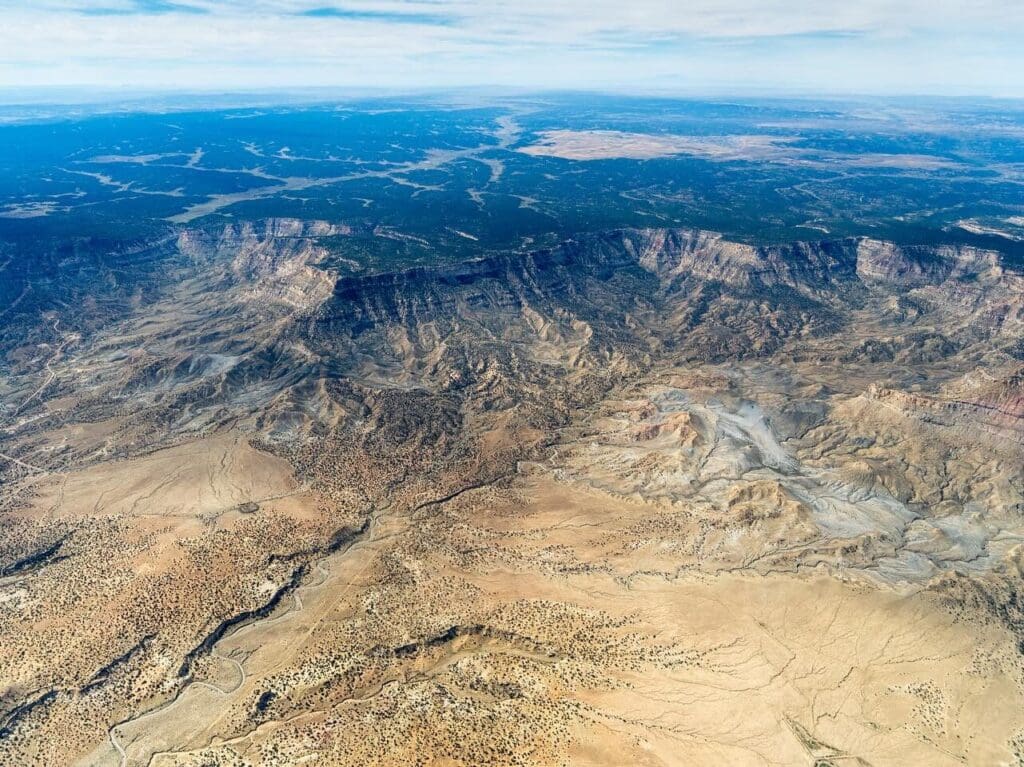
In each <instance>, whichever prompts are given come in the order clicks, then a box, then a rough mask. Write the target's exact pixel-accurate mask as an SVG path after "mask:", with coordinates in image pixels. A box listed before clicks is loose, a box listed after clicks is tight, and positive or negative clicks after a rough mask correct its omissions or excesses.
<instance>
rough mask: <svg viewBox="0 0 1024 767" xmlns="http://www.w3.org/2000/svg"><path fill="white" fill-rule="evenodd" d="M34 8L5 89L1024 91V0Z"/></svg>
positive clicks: (4, 11)
mask: <svg viewBox="0 0 1024 767" xmlns="http://www.w3.org/2000/svg"><path fill="white" fill-rule="evenodd" d="M26 5H27V4H26V3H25V2H23V1H22V0H0V86H2V85H8V86H13V85H19V84H27V85H34V84H39V85H42V84H65V83H83V84H90V85H122V84H123V85H133V86H143V87H145V86H151V87H162V88H168V87H177V88H182V89H191V88H199V87H216V88H233V87H263V86H295V85H366V86H376V85H389V86H399V87H416V86H421V85H436V86H446V85H467V84H512V85H523V86H530V87H544V86H551V87H575V86H579V87H616V88H629V87H658V88H665V87H669V88H671V87H680V88H682V87H694V86H700V85H711V86H715V87H721V88H729V87H730V86H736V87H738V86H760V87H764V86H772V85H777V86H783V87H786V86H789V87H801V88H810V89H824V90H859V91H875V90H890V91H891V90H918V91H921V90H927V91H935V90H942V89H952V90H970V91H988V92H1000V93H1019V94H1022V95H1024V51H1022V46H1020V44H1019V41H1020V40H1021V39H1024V3H1021V2H1019V1H1018V0H973V1H972V2H967V0H963V1H962V2H958V1H956V0H902V2H893V1H892V0H689V1H688V2H686V3H683V2H679V0H629V2H625V1H624V0H518V1H513V0H249V1H243V0H40V2H36V3H33V4H32V5H31V7H26ZM200 14H201V15H202V20H201V22H200V21H198V18H197V17H198V16H199V15H200Z"/></svg>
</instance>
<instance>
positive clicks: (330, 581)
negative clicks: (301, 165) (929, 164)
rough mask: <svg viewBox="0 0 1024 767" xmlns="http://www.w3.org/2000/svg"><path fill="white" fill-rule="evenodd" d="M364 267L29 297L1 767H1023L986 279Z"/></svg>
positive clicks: (9, 419) (655, 237) (98, 272)
mask: <svg viewBox="0 0 1024 767" xmlns="http://www.w3.org/2000/svg"><path fill="white" fill-rule="evenodd" d="M349 234H351V231H350V230H349V229H348V228H346V227H344V226H340V225H332V224H326V223H317V222H312V223H311V222H298V221H292V220H270V221H264V222H259V223H251V224H248V223H242V224H233V225H230V226H227V227H225V228H223V229H217V230H210V229H201V228H196V229H177V230H174V231H173V232H171V233H169V234H168V235H167V236H166V237H164V238H161V239H158V240H156V241H153V242H146V243H136V244H134V245H133V246H132V248H131V249H130V252H129V251H118V252H112V253H108V254H107V256H106V257H105V258H99V257H98V256H97V255H96V252H95V250H96V247H97V245H96V243H92V244H91V245H90V248H92V249H91V250H90V248H86V247H85V246H84V245H81V244H80V246H79V247H78V248H77V249H76V248H70V249H65V250H59V249H58V250H55V251H53V253H51V254H50V256H49V257H48V258H50V261H48V262H47V263H51V264H52V265H53V266H52V267H51V268H58V267H60V266H61V265H64V266H65V267H66V266H67V264H77V265H78V266H79V267H80V268H79V272H78V273H79V274H80V275H81V279H80V281H79V282H78V283H75V284H74V285H73V287H62V286H60V285H54V284H51V283H48V282H46V281H45V279H43V276H42V275H41V274H39V273H27V274H25V275H23V277H24V283H25V284H31V285H38V287H33V288H32V289H31V290H28V291H27V292H26V296H27V297H26V298H24V299H22V303H21V304H20V307H16V308H15V310H14V312H12V315H11V316H12V319H11V320H10V322H9V324H8V326H7V329H6V330H5V335H4V336H3V344H4V346H3V350H4V352H5V362H4V375H3V377H2V378H0V393H2V401H3V404H4V409H3V413H2V416H3V422H2V427H0V428H2V431H0V457H2V458H3V464H2V466H0V470H2V472H3V475H2V480H3V486H2V487H3V489H2V504H3V506H2V517H0V524H2V529H3V535H2V538H0V680H3V681H2V684H3V688H2V689H0V711H2V712H3V713H2V716H0V761H4V762H10V763H12V764H40V765H43V764H46V765H49V764H64V763H77V764H81V765H111V767H113V766H115V765H147V764H149V765H154V767H161V766H162V767H167V766H168V765H200V764H204V765H205V764H223V765H236V764H238V765H246V764H267V765H291V764H302V763H315V764H367V763H375V764H395V765H405V764H414V763H427V764H466V765H475V764H485V763H494V764H539V765H548V764H574V765H575V764H624V763H630V764H651V765H661V764H724V763H728V764H792V765H811V764H840V763H843V762H844V761H846V762H853V763H858V762H859V763H862V764H874V765H886V764H892V765H896V764H936V765H940V764H964V763H966V764H979V765H981V764H1015V763H1018V762H1019V761H1020V760H1021V759H1022V758H1024V716H1022V715H1021V713H1020V712H1021V711H1024V675H1022V674H1024V663H1022V655H1021V652H1020V646H1021V642H1022V640H1024V614H1022V612H1021V607H1020V592H1019V588H1020V578H1021V574H1022V573H1021V569H1022V567H1024V561H1022V556H1024V549H1022V548H1021V543H1022V542H1024V472H1022V466H1024V378H1022V375H1024V347H1022V345H1021V341H1020V339H1021V338H1022V337H1024V275H1022V273H1021V272H1020V271H1019V269H1018V268H1017V267H1015V266H1014V265H1013V264H1012V263H1010V262H1009V261H1007V259H1005V258H1004V257H1003V256H1001V255H1000V254H999V253H996V252H993V251H986V250H978V249H974V248H968V247H920V246H918V247H900V246H898V245H895V244H892V243H887V242H880V241H874V240H869V239H863V238H861V239H855V238H851V239H843V240H837V241H826V242H817V243H794V244H792V245H789V246H773V247H765V248H757V247H753V246H749V245H743V244H739V243H733V242H729V241H727V240H725V239H723V238H722V237H720V236H718V235H715V234H712V233H707V232H700V231H686V230H617V231H610V232H606V233H603V234H595V235H586V236H581V237H579V238H576V239H574V240H570V241H567V242H564V243H563V244H561V245H559V246H557V247H554V248H550V249H545V250H538V251H536V252H533V253H529V254H521V253H488V254H486V255H485V256H483V257H481V258H477V259H472V260H467V261H463V262H459V263H456V264H444V265H439V266H435V267H419V268H413V269H408V270H402V271H395V272H377V273H373V274H364V273H359V272H356V271H355V270H353V269H349V268H347V267H345V265H344V262H343V261H339V259H338V256H337V252H336V248H337V243H338V242H342V243H344V241H345V237H346V236H348V235H349ZM342 252H343V249H342ZM128 258H131V259H132V260H133V261H134V262H136V263H137V264H138V265H139V266H138V267H137V268H134V269H132V270H123V269H121V268H120V267H119V263H122V260H123V259H128ZM143 266H144V268H143ZM129 274H130V277H129V276H128V275H129Z"/></svg>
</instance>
